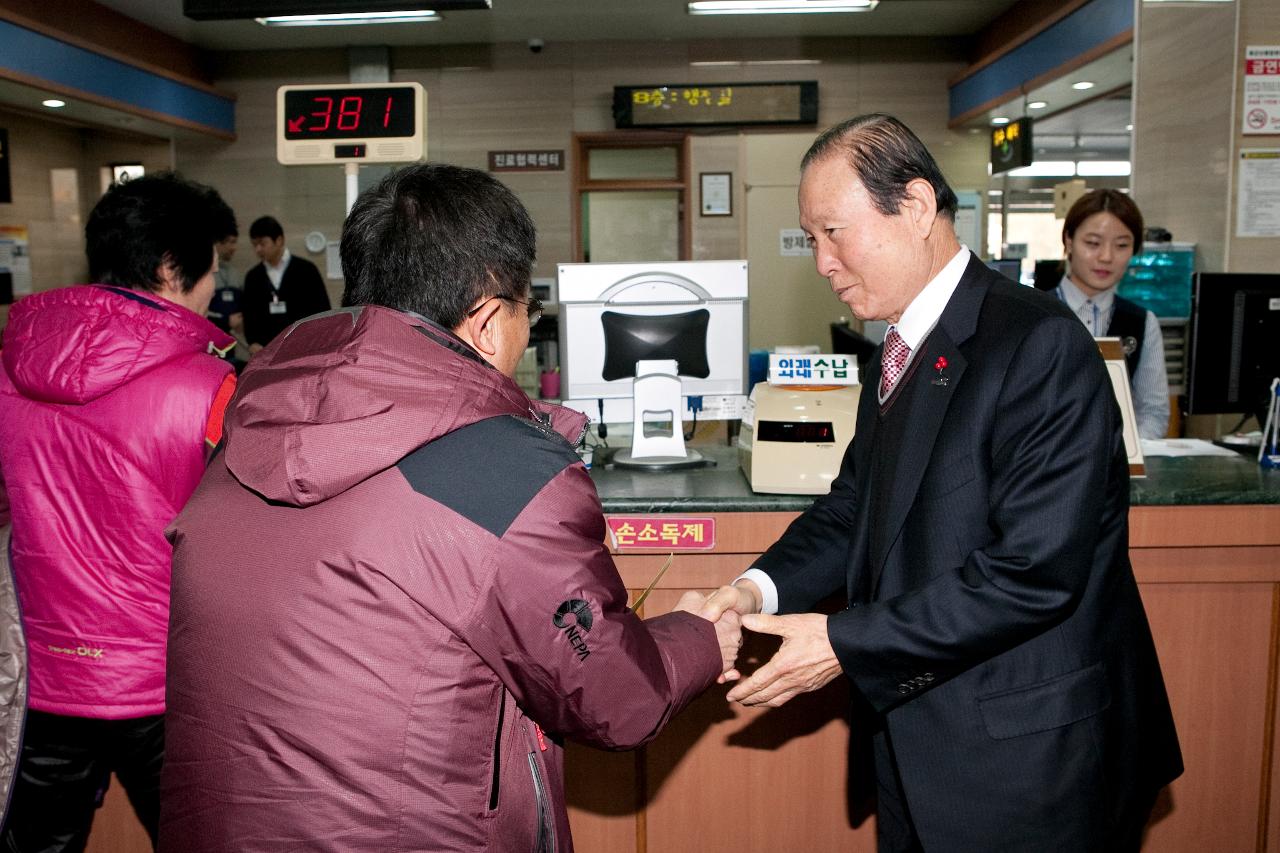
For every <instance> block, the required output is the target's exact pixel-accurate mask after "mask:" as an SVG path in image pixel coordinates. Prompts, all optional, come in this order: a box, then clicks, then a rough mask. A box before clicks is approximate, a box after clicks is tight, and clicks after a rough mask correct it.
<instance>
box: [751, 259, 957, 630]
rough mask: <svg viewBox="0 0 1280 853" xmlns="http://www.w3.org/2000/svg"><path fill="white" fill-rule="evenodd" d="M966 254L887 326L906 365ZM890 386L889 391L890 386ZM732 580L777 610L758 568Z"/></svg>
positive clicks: (765, 608) (773, 591)
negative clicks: (745, 583)
mask: <svg viewBox="0 0 1280 853" xmlns="http://www.w3.org/2000/svg"><path fill="white" fill-rule="evenodd" d="M969 257H970V255H969V249H968V247H967V246H961V247H960V251H958V252H956V254H955V255H954V256H953V257H952V258H951V260H949V261H947V263H946V266H944V267H943V268H942V269H940V270H939V271H938V274H937V275H935V276H934V277H933V278H931V279H930V280H929V283H928V284H926V285H925V286H924V290H922V291H920V292H919V293H918V294H916V298H915V299H912V300H911V303H910V304H909V305H907V307H906V310H904V311H903V312H902V316H901V317H899V318H898V322H897V323H896V324H894V325H891V326H890V327H889V328H890V329H895V328H896V329H897V330H898V334H899V335H900V336H901V337H902V340H903V342H904V343H905V344H906V345H907V346H909V347H911V355H910V356H908V357H907V365H908V366H909V365H910V364H911V362H912V360H913V359H915V357H916V352H917V350H918V349H919V348H920V344H921V342H922V341H924V339H925V338H927V337H928V336H929V333H930V332H932V331H933V327H934V326H936V325H938V320H939V319H940V318H941V317H942V312H943V311H944V310H945V309H946V307H947V303H948V302H950V301H951V294H953V293H955V292H956V287H958V286H959V284H960V279H961V277H963V276H964V271H965V268H966V267H968V266H969ZM902 375H903V376H906V375H907V371H906V369H905V368H904V369H903V371H902ZM890 390H891V391H892V389H890ZM881 402H883V400H881ZM734 580H735V581H737V580H749V581H751V582H753V583H754V584H755V585H756V586H757V587H759V589H760V598H761V602H760V604H761V606H760V612H761V613H769V614H773V613H777V612H778V587H777V586H776V585H775V584H774V582H773V579H772V578H770V577H769V576H768V575H767V574H765V573H764V572H762V571H761V570H760V569H756V568H750V569H747V570H746V571H745V572H743V573H742V574H741V575H739V576H738V577H736V578H734Z"/></svg>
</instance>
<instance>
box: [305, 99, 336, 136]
mask: <svg viewBox="0 0 1280 853" xmlns="http://www.w3.org/2000/svg"><path fill="white" fill-rule="evenodd" d="M311 100H313V101H315V102H316V103H317V104H324V109H323V110H316V111H315V112H313V113H312V115H313V116H323V117H324V122H323V123H322V124H320V125H314V124H313V125H311V127H308V128H307V130H308V131H310V132H311V133H324V132H325V131H326V130H328V129H329V122H330V120H331V119H332V118H333V98H326V97H324V96H323V95H321V96H319V97H315V98H312V99H311Z"/></svg>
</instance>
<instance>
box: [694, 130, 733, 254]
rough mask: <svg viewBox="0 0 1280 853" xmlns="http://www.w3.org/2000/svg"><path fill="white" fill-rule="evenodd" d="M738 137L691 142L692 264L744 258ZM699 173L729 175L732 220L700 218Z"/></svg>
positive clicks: (719, 217) (717, 137)
mask: <svg viewBox="0 0 1280 853" xmlns="http://www.w3.org/2000/svg"><path fill="white" fill-rule="evenodd" d="M739 139H740V136H739V134H738V133H736V132H734V133H723V134H717V135H714V136H698V137H695V138H694V140H693V146H692V148H693V168H692V169H690V180H691V181H692V187H691V192H692V195H691V197H690V199H689V210H688V215H689V216H690V217H692V219H693V246H692V249H691V251H690V255H691V256H692V259H693V260H695V261H731V260H736V259H737V258H741V257H744V256H745V250H744V247H742V246H741V245H740V242H741V241H740V235H739V232H740V229H741V227H742V221H743V210H744V208H743V198H742V174H741V173H740V170H739V169H738V148H739ZM702 172H728V173H730V174H731V175H732V176H733V177H732V178H731V179H730V187H731V191H732V193H733V199H732V210H733V214H732V215H731V216H702V215H701V212H700V211H701V210H702V185H701V181H700V180H699V178H698V176H699V174H700V173H702Z"/></svg>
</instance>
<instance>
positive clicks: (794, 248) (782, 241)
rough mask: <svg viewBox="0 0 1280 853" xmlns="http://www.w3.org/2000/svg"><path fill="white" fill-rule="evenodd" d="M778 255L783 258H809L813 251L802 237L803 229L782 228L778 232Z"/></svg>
mask: <svg viewBox="0 0 1280 853" xmlns="http://www.w3.org/2000/svg"><path fill="white" fill-rule="evenodd" d="M778 253H779V254H780V255H782V257H784V258H811V257H813V249H810V248H809V241H808V240H807V239H806V238H805V236H804V231H803V229H800V228H782V229H779V231H778Z"/></svg>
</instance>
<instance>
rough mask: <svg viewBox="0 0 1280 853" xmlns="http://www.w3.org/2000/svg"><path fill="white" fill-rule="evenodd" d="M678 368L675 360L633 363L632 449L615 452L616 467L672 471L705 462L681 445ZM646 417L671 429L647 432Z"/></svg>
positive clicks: (699, 454)
mask: <svg viewBox="0 0 1280 853" xmlns="http://www.w3.org/2000/svg"><path fill="white" fill-rule="evenodd" d="M678 370H679V366H678V365H677V364H676V362H675V360H674V359H658V360H649V361H637V362H636V378H635V384H634V385H633V386H632V415H631V449H630V450H619V451H618V452H617V453H615V454H614V456H613V464H614V466H615V467H618V468H632V469H636V468H640V469H645V470H649V471H673V470H676V469H680V468H699V467H701V466H703V465H706V464H707V460H706V459H704V458H703V456H702V454H701V453H699V452H698V451H696V450H687V449H686V448H685V446H684V433H683V432H682V429H683V428H682V427H681V425H680V411H681V404H680V401H681V399H682V398H681V395H680V375H679V373H678V372H677V371H678ZM646 416H647V417H646ZM646 419H648V420H649V421H650V422H651V423H652V422H653V421H654V420H663V421H666V422H668V423H670V424H671V428H670V430H664V431H660V432H658V433H656V434H653V433H651V434H648V435H646V434H645V421H646Z"/></svg>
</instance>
